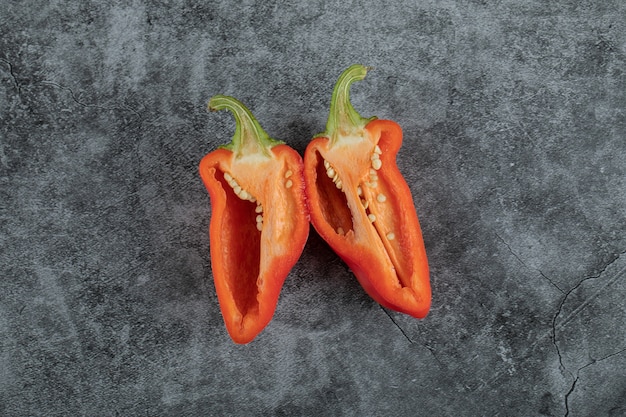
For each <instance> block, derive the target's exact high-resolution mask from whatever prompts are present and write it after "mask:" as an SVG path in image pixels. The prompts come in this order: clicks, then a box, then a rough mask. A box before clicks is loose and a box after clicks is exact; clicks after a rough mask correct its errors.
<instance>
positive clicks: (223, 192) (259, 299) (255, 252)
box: [199, 96, 309, 344]
mask: <svg viewBox="0 0 626 417" xmlns="http://www.w3.org/2000/svg"><path fill="white" fill-rule="evenodd" d="M209 107H210V108H211V109H212V110H215V109H222V108H227V109H229V110H231V111H233V113H234V114H235V119H236V120H237V128H236V130H235V137H234V138H233V142H231V144H229V145H227V146H225V147H224V148H222V149H218V150H215V151H213V152H211V153H209V154H208V155H206V156H205V157H204V158H203V159H202V161H201V162H200V167H199V169H200V176H201V178H202V181H203V182H204V185H205V187H206V189H207V190H208V192H209V195H210V198H211V207H212V213H211V222H210V227H209V235H210V251H211V267H212V271H213V278H214V282H215V290H216V293H217V297H218V300H219V303H220V309H221V311H222V316H223V318H224V323H225V325H226V329H227V330H228V333H229V335H230V336H231V338H232V339H233V341H234V342H235V343H239V344H245V343H248V342H250V341H252V340H253V339H254V338H255V337H256V336H257V335H258V334H259V333H260V332H261V331H262V330H263V329H264V328H265V327H266V326H267V324H268V323H269V322H270V321H271V319H272V317H273V315H274V311H275V309H276V305H277V302H278V297H279V294H280V290H281V288H282V286H283V283H284V281H285V279H286V278H287V276H288V274H289V272H290V270H291V269H292V267H293V266H294V265H295V263H296V262H297V261H298V259H299V257H300V254H301V253H302V250H303V249H304V245H305V243H306V240H307V238H308V233H309V215H308V209H307V205H306V200H305V194H304V178H303V163H302V158H301V157H300V155H298V153H297V152H296V151H295V150H293V149H292V148H290V147H289V146H287V145H285V144H282V142H279V141H275V140H273V139H270V138H269V136H267V134H266V133H265V132H264V131H263V129H262V128H261V127H260V126H259V124H258V122H257V121H256V119H254V117H253V116H252V114H251V113H250V112H249V110H248V109H246V108H245V106H244V105H243V104H241V103H239V102H238V101H236V100H235V99H233V98H232V97H224V96H216V97H214V98H213V99H211V101H210V102H209ZM238 136H239V138H238ZM231 178H232V179H231ZM233 180H234V181H235V182H234V183H233ZM229 182H231V184H229ZM233 185H234V186H233ZM237 187H239V189H237ZM242 190H243V191H242ZM237 193H239V195H238V194H237ZM259 207H262V212H260V209H259ZM258 216H261V217H262V221H261V222H259V221H258V220H259V217H258ZM258 229H261V230H258Z"/></svg>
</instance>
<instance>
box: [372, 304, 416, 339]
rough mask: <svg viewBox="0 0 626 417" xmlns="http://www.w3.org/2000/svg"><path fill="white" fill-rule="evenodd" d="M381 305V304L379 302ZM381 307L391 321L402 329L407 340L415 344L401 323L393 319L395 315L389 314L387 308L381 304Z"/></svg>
mask: <svg viewBox="0 0 626 417" xmlns="http://www.w3.org/2000/svg"><path fill="white" fill-rule="evenodd" d="M379 305H380V304H379ZM380 308H381V309H382V310H383V311H384V312H385V314H386V315H387V317H389V320H391V322H392V323H393V324H394V325H395V326H396V327H397V328H398V330H400V332H401V333H402V335H403V336H404V337H405V338H406V340H408V341H409V343H411V344H413V341H412V340H411V338H410V337H409V336H408V335H407V334H406V332H405V331H404V329H402V327H400V325H399V324H398V323H397V322H396V321H395V320H394V319H393V317H392V316H391V314H389V312H388V311H387V310H386V309H385V307H383V306H380Z"/></svg>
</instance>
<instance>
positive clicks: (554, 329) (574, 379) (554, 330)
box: [551, 251, 626, 417]
mask: <svg viewBox="0 0 626 417" xmlns="http://www.w3.org/2000/svg"><path fill="white" fill-rule="evenodd" d="M624 253H626V251H623V252H620V253H618V254H617V256H616V257H615V258H614V259H612V260H610V261H609V262H608V263H607V264H606V265H605V266H604V267H603V268H602V269H601V270H600V271H599V272H598V273H597V274H596V275H592V276H589V277H585V278H583V279H581V280H580V281H579V282H578V283H577V284H576V285H574V286H573V287H572V288H570V289H569V290H568V291H567V293H565V295H564V296H563V298H562V299H561V302H560V303H559V306H558V308H557V311H556V314H555V315H554V317H553V318H552V337H551V339H552V345H553V346H554V348H555V350H556V353H557V356H558V357H559V367H560V369H561V370H562V371H564V372H567V374H569V376H570V377H571V378H572V385H571V386H570V388H569V390H568V392H567V393H565V396H564V405H565V417H567V416H569V411H570V410H569V396H570V395H571V394H572V392H574V389H575V388H576V383H577V382H578V379H579V373H580V371H581V370H582V369H585V368H586V367H588V366H590V365H592V364H594V363H597V362H599V361H601V360H604V359H608V358H610V357H612V356H615V355H617V354H619V353H621V352H624V351H625V350H626V349H622V350H620V351H619V352H616V353H614V354H611V355H608V356H606V357H604V358H601V359H599V360H593V361H592V362H590V363H588V364H587V365H585V366H582V367H581V368H579V369H577V370H576V374H575V375H574V373H573V372H572V371H570V370H569V369H568V368H567V367H566V366H565V364H564V363H563V355H562V354H561V349H560V348H559V344H558V343H557V340H556V336H557V329H558V330H559V331H561V330H562V329H563V328H564V327H565V325H566V324H567V323H569V322H570V321H571V320H572V319H573V318H574V317H575V316H576V315H577V314H578V313H579V312H580V311H581V310H583V309H584V308H585V307H586V306H587V305H589V303H590V302H591V301H592V300H594V299H595V298H596V297H597V296H598V295H600V293H601V292H602V291H604V289H605V288H607V287H608V286H609V285H611V284H612V283H613V282H615V281H617V279H618V278H619V277H621V276H622V274H623V273H624V272H626V267H624V268H622V269H621V270H619V271H618V272H617V273H616V274H615V276H614V277H613V278H611V279H609V280H608V281H607V282H606V283H605V284H604V285H603V286H602V287H600V288H599V289H598V290H597V291H596V292H595V293H594V294H592V295H591V296H589V297H587V298H586V299H585V300H584V301H583V302H582V303H581V304H580V305H579V306H578V307H577V308H575V309H574V311H572V312H571V313H570V314H569V315H568V316H567V317H566V318H565V319H564V320H563V321H562V322H561V323H560V324H559V325H558V326H557V324H556V322H557V320H558V318H559V316H560V315H561V312H562V311H563V306H564V305H565V302H566V301H567V299H568V298H569V296H570V294H572V293H573V292H574V291H576V290H577V289H578V288H580V287H581V286H582V285H583V283H585V282H587V281H589V280H592V279H594V280H595V279H599V278H600V277H601V276H602V275H603V274H604V272H605V271H606V270H607V269H608V268H609V267H610V266H611V265H612V264H614V263H615V262H617V260H618V259H619V258H620V257H621V255H623V254H624Z"/></svg>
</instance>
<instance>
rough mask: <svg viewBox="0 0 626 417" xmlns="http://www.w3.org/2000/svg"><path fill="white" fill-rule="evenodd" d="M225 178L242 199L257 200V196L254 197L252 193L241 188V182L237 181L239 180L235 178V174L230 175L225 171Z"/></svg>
mask: <svg viewBox="0 0 626 417" xmlns="http://www.w3.org/2000/svg"><path fill="white" fill-rule="evenodd" d="M224 179H225V180H226V182H227V183H228V185H230V188H232V189H233V191H234V192H235V195H236V196H237V197H239V198H241V199H242V200H248V201H250V202H252V203H254V202H255V201H256V198H254V197H253V196H252V194H250V193H249V192H247V191H246V190H244V189H243V188H241V186H240V185H239V183H237V180H236V179H234V178H233V176H232V175H230V174H229V173H228V172H225V173H224Z"/></svg>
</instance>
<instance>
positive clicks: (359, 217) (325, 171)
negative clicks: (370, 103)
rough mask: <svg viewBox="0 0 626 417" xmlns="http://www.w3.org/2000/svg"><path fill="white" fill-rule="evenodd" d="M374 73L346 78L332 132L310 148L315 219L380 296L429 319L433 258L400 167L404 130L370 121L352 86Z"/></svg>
mask: <svg viewBox="0 0 626 417" xmlns="http://www.w3.org/2000/svg"><path fill="white" fill-rule="evenodd" d="M367 70H368V69H367V68H366V67H364V66H362V65H353V66H351V67H350V68H348V69H347V70H346V71H344V72H343V74H342V75H341V76H340V77H339V80H338V81H337V84H336V85H335V89H334V91H333V96H332V101H331V107H330V115H329V118H328V123H327V125H326V131H325V132H324V133H322V134H320V135H318V136H316V137H315V138H314V139H313V140H312V141H311V142H310V144H309V145H308V147H307V148H306V151H305V154H304V179H305V183H306V194H307V199H308V204H309V210H310V215H311V222H312V223H313V226H314V227H315V229H316V230H317V232H318V233H319V235H320V236H321V237H322V238H323V239H324V240H325V241H326V242H327V243H328V244H329V245H330V247H331V248H332V249H333V250H334V251H335V252H336V253H337V254H338V255H339V256H340V257H341V258H342V259H343V260H344V261H345V262H346V263H347V264H348V266H349V267H350V269H351V270H352V272H353V273H354V275H355V276H356V278H357V279H358V281H359V282H360V284H361V285H362V286H363V288H364V289H365V291H366V292H367V293H368V294H369V295H370V296H371V297H372V298H373V299H374V300H376V301H377V302H378V303H380V304H381V305H382V306H384V307H388V308H390V309H393V310H396V311H400V312H403V313H406V314H409V315H411V316H414V317H417V318H423V317H425V316H426V314H427V313H428V310H429V308H430V304H431V289H430V280H429V272H428V261H427V259H426V251H425V249H424V243H423V239H422V232H421V230H420V226H419V222H418V219H417V214H416V213H415V206H414V203H413V198H412V196H411V191H410V189H409V187H408V185H407V183H406V181H405V180H404V178H403V176H402V174H401V173H400V171H399V170H398V167H397V164H396V154H397V152H398V150H399V148H400V145H401V144H402V129H401V128H400V126H399V125H398V124H397V123H395V122H393V121H390V120H378V119H376V118H375V117H373V118H368V119H366V118H363V117H361V116H360V115H359V114H358V113H357V112H356V110H355V109H354V108H353V107H352V104H351V103H350V85H351V84H352V83H353V82H354V81H360V80H362V79H363V78H365V75H366V73H367Z"/></svg>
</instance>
